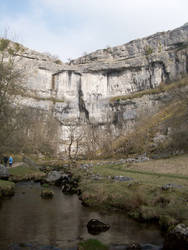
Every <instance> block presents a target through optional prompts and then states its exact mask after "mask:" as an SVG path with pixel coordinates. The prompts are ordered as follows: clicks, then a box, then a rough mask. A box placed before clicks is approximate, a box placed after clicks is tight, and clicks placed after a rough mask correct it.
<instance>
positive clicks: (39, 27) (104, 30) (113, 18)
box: [0, 0, 188, 61]
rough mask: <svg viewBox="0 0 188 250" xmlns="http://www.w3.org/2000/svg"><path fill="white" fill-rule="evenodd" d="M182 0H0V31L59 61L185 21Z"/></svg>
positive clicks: (187, 16) (187, 3) (184, 1)
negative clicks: (54, 56)
mask: <svg viewBox="0 0 188 250" xmlns="http://www.w3.org/2000/svg"><path fill="white" fill-rule="evenodd" d="M187 10H188V1H187V0H0V33H1V34H3V33H4V31H5V30H6V29H8V30H9V33H10V36H11V35H12V37H16V40H17V41H18V42H20V43H22V44H24V45H25V46H26V47H29V48H32V49H34V50H38V51H40V52H49V53H51V54H52V55H58V56H59V57H60V58H61V59H62V60H63V61H66V60H67V59H68V58H76V57H79V56H82V55H83V54H84V53H85V52H87V53H89V52H92V51H94V50H97V49H101V48H105V47H107V46H116V45H121V44H124V43H126V42H129V41H131V40H133V39H136V38H141V37H144V36H147V35H151V34H153V33H156V32H159V31H166V30H169V29H174V28H176V27H179V26H181V25H183V24H184V23H186V22H188V14H187Z"/></svg>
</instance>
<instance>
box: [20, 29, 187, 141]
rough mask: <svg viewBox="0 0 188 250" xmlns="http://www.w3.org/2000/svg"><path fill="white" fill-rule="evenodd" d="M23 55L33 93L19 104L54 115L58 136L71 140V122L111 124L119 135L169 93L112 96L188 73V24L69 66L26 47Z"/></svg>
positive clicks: (101, 51) (91, 55)
mask: <svg viewBox="0 0 188 250" xmlns="http://www.w3.org/2000/svg"><path fill="white" fill-rule="evenodd" d="M20 57H21V58H22V65H24V67H25V70H26V71H27V72H28V74H27V75H28V77H27V78H28V79H27V81H26V87H27V88H28V90H29V94H28V93H27V95H26V96H24V97H20V100H19V101H20V103H21V104H22V105H27V106H31V107H34V108H37V109H42V110H45V111H47V112H49V111H50V112H53V114H54V115H55V116H56V117H57V119H58V120H59V121H60V122H61V131H60V133H61V135H60V137H61V136H62V135H63V137H64V140H68V139H69V138H68V129H67V128H68V127H69V125H70V123H76V124H77V125H79V124H83V123H87V124H95V125H97V126H101V127H103V126H105V125H106V124H109V123H110V124H112V125H113V129H114V133H116V127H118V126H122V124H123V126H124V129H130V128H131V127H132V126H133V125H134V123H135V120H136V119H137V118H138V117H139V116H140V114H143V112H146V113H147V112H148V111H153V112H154V111H155V110H157V108H158V106H159V104H161V103H164V102H165V101H166V102H168V100H169V99H168V96H167V95H165V93H162V94H158V95H145V96H142V97H140V98H136V99H134V100H133V99H132V100H130V99H127V100H124V101H116V102H111V98H113V97H118V96H129V95H130V94H132V93H135V92H137V91H142V90H146V89H153V88H156V87H157V86H159V85H160V83H161V82H163V83H168V82H171V81H174V80H177V79H180V78H181V77H182V75H185V74H187V73H188V25H187V24H186V25H184V26H182V27H180V28H177V29H175V30H172V31H167V32H160V33H157V34H154V35H152V36H149V37H146V38H142V39H137V40H134V41H131V42H129V43H127V44H124V45H121V46H116V47H113V48H106V49H102V50H97V51H95V52H93V53H90V54H88V55H86V56H84V57H80V58H78V59H76V60H73V61H71V62H70V63H69V64H58V63H57V62H58V61H57V60H54V59H53V58H51V57H50V56H47V55H42V54H40V53H36V52H33V51H30V50H28V49H25V50H24V53H23V54H22V55H20ZM116 100H118V98H116Z"/></svg>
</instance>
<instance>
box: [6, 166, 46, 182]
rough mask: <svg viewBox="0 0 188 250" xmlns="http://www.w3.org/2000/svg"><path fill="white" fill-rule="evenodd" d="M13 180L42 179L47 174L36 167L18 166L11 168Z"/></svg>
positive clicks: (11, 178)
mask: <svg viewBox="0 0 188 250" xmlns="http://www.w3.org/2000/svg"><path fill="white" fill-rule="evenodd" d="M9 173H10V175H11V176H10V177H9V180H11V181H15V182H17V181H26V180H40V179H41V178H42V177H44V176H45V173H43V172H42V171H40V170H39V169H37V168H36V167H29V166H24V165H23V166H17V167H14V168H10V169H9Z"/></svg>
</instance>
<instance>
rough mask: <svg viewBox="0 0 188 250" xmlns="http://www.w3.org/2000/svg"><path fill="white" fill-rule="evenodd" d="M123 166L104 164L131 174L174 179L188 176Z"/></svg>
mask: <svg viewBox="0 0 188 250" xmlns="http://www.w3.org/2000/svg"><path fill="white" fill-rule="evenodd" d="M124 167H125V166H123V165H119V166H118V165H115V166H104V168H107V169H109V168H110V169H113V170H116V171H120V172H121V173H124V174H126V173H132V174H141V175H151V176H157V177H167V178H174V179H184V180H188V176H183V175H176V174H161V173H155V172H147V171H143V170H133V169H122V168H124Z"/></svg>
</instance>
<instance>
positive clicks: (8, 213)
mask: <svg viewBox="0 0 188 250" xmlns="http://www.w3.org/2000/svg"><path fill="white" fill-rule="evenodd" d="M40 191H41V187H40V184H37V183H29V184H28V183H20V184H17V186H16V194H15V196H13V197H12V198H11V199H9V200H5V201H3V202H2V204H1V206H0V249H1V250H6V249H8V246H9V245H10V244H12V243H22V242H29V243H33V244H40V245H53V246H57V247H65V246H66V247H71V246H76V244H77V243H78V242H79V241H80V240H81V239H84V240H86V239H89V238H96V239H98V240H100V241H102V242H103V243H105V244H127V243H130V242H133V241H134V242H138V243H143V244H144V243H151V244H155V245H160V244H162V242H163V239H162V237H161V235H160V232H159V230H158V229H157V228H156V227H154V226H151V225H146V224H139V223H137V222H135V221H134V220H132V219H130V218H127V216H125V215H123V214H118V213H105V212H101V211H94V210H91V209H89V208H85V207H83V206H82V205H81V203H80V201H79V200H78V197H77V196H76V195H73V196H69V195H64V194H63V193H62V192H61V190H60V189H58V188H55V187H54V188H53V191H54V193H55V194H54V198H53V199H52V200H44V199H41V197H40ZM90 219H99V220H101V221H102V222H104V223H108V224H110V226H111V227H110V229H109V230H108V231H107V232H104V233H101V234H99V235H95V236H93V235H90V234H89V233H88V232H87V223H88V221H89V220H90Z"/></svg>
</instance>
